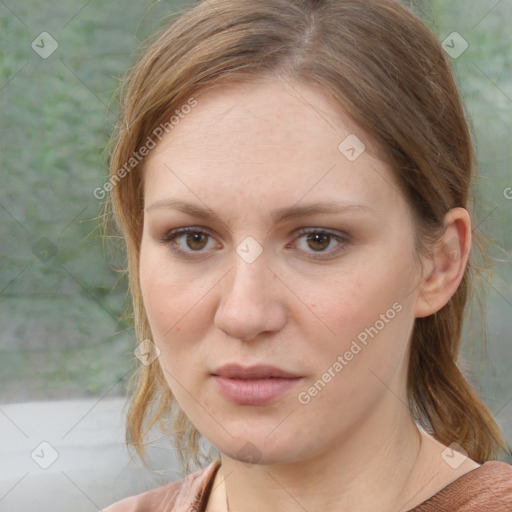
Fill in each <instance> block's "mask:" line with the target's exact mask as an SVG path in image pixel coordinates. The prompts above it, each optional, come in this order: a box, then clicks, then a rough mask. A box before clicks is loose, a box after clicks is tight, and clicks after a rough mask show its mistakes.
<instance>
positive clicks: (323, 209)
mask: <svg viewBox="0 0 512 512" xmlns="http://www.w3.org/2000/svg"><path fill="white" fill-rule="evenodd" d="M157 208H169V209H175V210H178V211H180V212H182V213H186V214H188V215H191V216H193V217H198V218H201V219H205V220H210V221H217V222H220V223H222V224H224V221H223V220H222V219H221V218H220V216H219V215H218V214H217V213H215V212H214V211H213V210H211V209H210V208H208V207H206V208H203V207H200V206H197V205H194V204H191V203H187V202H185V201H179V200H175V199H162V200H160V201H157V202H156V203H153V204H152V205H151V206H148V208H147V209H146V211H150V210H154V209H157ZM349 212H358V213H375V211H374V210H373V209H372V208H370V207H369V206H367V205H363V204H354V203H347V202H341V201H339V202H338V201H324V202H320V203H312V204H303V205H298V204H295V205H292V206H287V207H284V208H279V209H277V210H274V211H273V212H271V217H272V220H273V222H274V223H275V224H277V223H278V222H282V221H284V220H289V219H295V218H300V217H307V216H310V215H316V214H321V213H349Z"/></svg>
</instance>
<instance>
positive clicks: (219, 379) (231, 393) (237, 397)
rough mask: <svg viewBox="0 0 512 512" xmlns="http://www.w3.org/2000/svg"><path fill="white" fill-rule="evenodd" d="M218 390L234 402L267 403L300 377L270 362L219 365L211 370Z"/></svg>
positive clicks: (295, 382) (248, 403) (243, 403)
mask: <svg viewBox="0 0 512 512" xmlns="http://www.w3.org/2000/svg"><path fill="white" fill-rule="evenodd" d="M212 377H213V380H214V382H215V385H216V388H217V390H218V391H219V392H220V394H221V395H222V396H223V397H224V398H226V399H227V400H229V401H230V402H233V403H235V404H237V405H252V406H255V405H266V404H268V403H271V402H273V401H275V400H276V399H277V398H278V397H280V396H281V395H283V394H285V393H286V392H288V391H289V390H291V389H292V388H293V387H295V386H296V385H297V384H298V382H300V381H302V377H301V376H299V375H296V374H294V373H292V372H289V371H287V370H283V369H282V368H277V367H276V366H270V365H257V366H250V367H245V368H244V367H243V366H240V365H238V364H229V365H225V366H222V367H220V368H218V369H217V370H215V372H214V373H212Z"/></svg>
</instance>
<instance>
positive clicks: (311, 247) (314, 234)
mask: <svg viewBox="0 0 512 512" xmlns="http://www.w3.org/2000/svg"><path fill="white" fill-rule="evenodd" d="M299 235H300V236H299V237H298V238H296V239H295V240H294V241H293V242H292V243H293V247H295V248H297V249H300V250H301V251H304V252H306V253H309V254H311V255H312V256H313V257H323V255H324V254H326V255H327V254H328V255H329V256H331V255H332V254H334V253H338V252H339V251H340V250H343V249H344V246H345V245H346V244H348V243H349V242H350V237H349V235H347V234H346V233H341V232H336V233H333V232H331V231H327V230H325V229H313V228H312V229H303V230H301V231H300V232H299ZM287 247H289V245H288V246H287ZM315 253H316V254H317V255H315Z"/></svg>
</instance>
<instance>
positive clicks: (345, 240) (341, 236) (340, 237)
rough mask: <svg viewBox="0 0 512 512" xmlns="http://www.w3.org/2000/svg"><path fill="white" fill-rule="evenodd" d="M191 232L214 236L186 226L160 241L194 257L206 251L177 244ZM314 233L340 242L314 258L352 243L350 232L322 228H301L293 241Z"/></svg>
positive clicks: (182, 254) (185, 254) (177, 251)
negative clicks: (188, 249)
mask: <svg viewBox="0 0 512 512" xmlns="http://www.w3.org/2000/svg"><path fill="white" fill-rule="evenodd" d="M189 233H199V234H204V235H206V236H207V237H209V239H212V238H213V237H212V236H211V235H210V234H209V233H208V232H206V231H204V230H202V229H200V228H196V227H186V228H179V229H175V230H172V231H169V232H168V233H167V234H166V235H165V236H164V237H163V238H161V240H160V241H161V242H162V243H163V244H165V245H168V246H169V248H170V249H171V251H173V252H174V253H176V254H178V255H181V256H184V257H188V258H194V257H196V256H193V254H194V253H197V254H198V255H200V254H201V253H203V252H204V251H203V250H198V251H193V250H190V251H185V250H183V249H181V248H179V247H178V246H177V245H176V239H177V238H179V237H180V236H182V235H186V234H189ZM314 234H322V235H328V236H330V237H331V240H332V239H334V240H335V241H336V242H338V245H337V246H336V247H335V248H334V249H329V250H327V251H317V252H316V253H315V252H311V253H308V254H309V256H308V257H309V258H312V259H328V258H330V257H332V256H333V255H335V254H338V253H339V252H340V251H343V250H344V249H345V246H346V245H348V244H350V243H351V241H352V240H351V237H350V235H349V234H348V233H344V232H333V231H330V230H328V229H320V228H303V229H300V230H299V232H298V236H297V237H296V238H294V240H293V241H294V242H295V240H298V239H300V238H301V237H303V236H305V235H314ZM209 239H208V240H207V242H206V243H208V241H209ZM331 240H330V241H331ZM330 241H329V245H330ZM287 246H288V244H287ZM324 255H328V257H327V258H326V256H324Z"/></svg>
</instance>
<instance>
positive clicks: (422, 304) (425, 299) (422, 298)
mask: <svg viewBox="0 0 512 512" xmlns="http://www.w3.org/2000/svg"><path fill="white" fill-rule="evenodd" d="M444 227H445V231H444V233H443V235H442V236H441V237H440V238H439V240H438V241H436V242H435V244H434V245H433V247H432V251H431V260H430V261H429V265H428V267H426V268H427V271H426V272H425V275H424V277H423V281H422V282H421V284H420V289H419V293H418V298H417V301H416V306H415V316H416V318H422V317H426V316H429V315H432V314H434V313H436V312H437V311H439V310H440V309H441V308H443V307H444V306H445V305H446V304H447V303H448V301H449V300H450V299H451V298H452V296H453V295H454V294H455V292H456V291H457V288H458V287H459V285H460V282H461V281H462V278H463V277H464V273H465V271H466V266H467V262H468V259H469V253H470V250H471V218H470V216H469V213H468V211H467V210H466V209H464V208H452V209H451V210H449V211H448V213H447V214H446V215H445V218H444Z"/></svg>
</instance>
